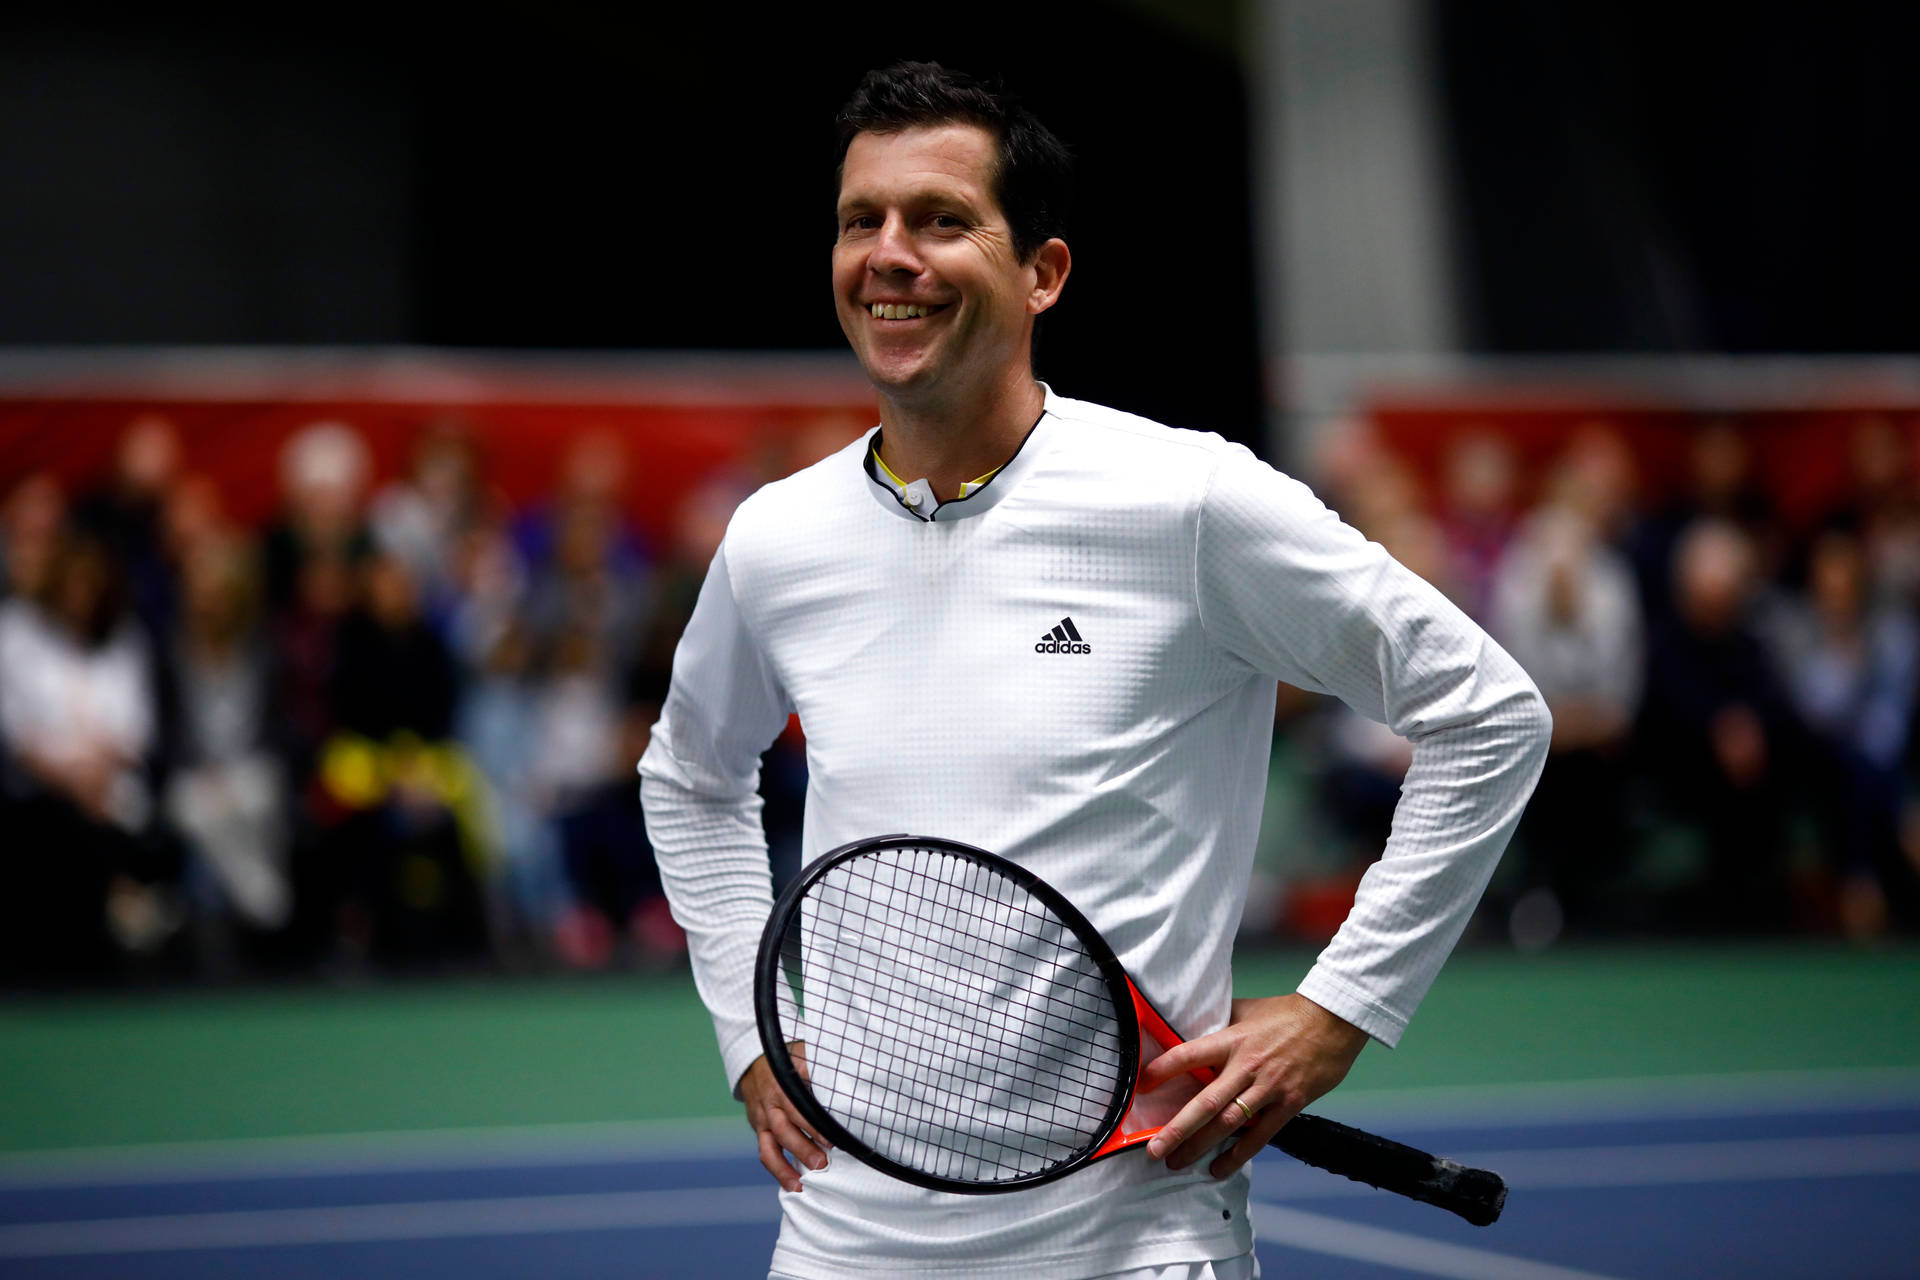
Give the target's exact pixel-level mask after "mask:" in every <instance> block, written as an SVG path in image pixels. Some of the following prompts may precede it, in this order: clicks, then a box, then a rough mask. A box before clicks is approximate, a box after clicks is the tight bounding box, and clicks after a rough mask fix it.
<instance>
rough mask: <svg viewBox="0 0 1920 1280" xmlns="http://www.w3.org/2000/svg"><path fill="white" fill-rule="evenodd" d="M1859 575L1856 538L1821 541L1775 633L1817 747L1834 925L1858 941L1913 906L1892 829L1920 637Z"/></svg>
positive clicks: (1814, 785) (1815, 767) (1817, 792)
mask: <svg viewBox="0 0 1920 1280" xmlns="http://www.w3.org/2000/svg"><path fill="white" fill-rule="evenodd" d="M1867 575H1868V569H1867V559H1866V551H1865V548H1864V547H1863V546H1862V545H1861V542H1860V538H1859V537H1858V535H1856V534H1855V533H1853V532H1851V531H1849V530H1846V529H1829V530H1827V531H1826V532H1824V533H1822V534H1821V535H1819V537H1817V538H1816V539H1815V541H1814V544H1813V548H1812V553H1811V555H1810V556H1809V559H1808V569H1807V589H1806V592H1805V594H1804V595H1803V596H1802V597H1801V598H1800V599H1798V600H1796V601H1795V602H1793V604H1792V605H1791V606H1790V607H1789V609H1788V610H1787V611H1786V617H1785V620H1784V625H1783V626H1782V627H1780V628H1779V632H1778V637H1779V639H1778V643H1779V648H1780V658H1781V663H1782V667H1783V669H1784V670H1785V672H1786V676H1787V685H1788V689H1789V690H1790V691H1791V693H1792V696H1793V701H1794V705H1795V706H1796V708H1797V709H1798V710H1799V713H1800V717H1801V719H1802V720H1803V721H1804V722H1805V723H1806V725H1807V728H1808V731H1809V735H1810V738H1811V743H1812V747H1813V750H1812V751H1811V752H1810V753H1809V756H1810V758H1809V761H1808V766H1809V775H1810V776H1809V782H1810V784H1811V789H1812V794H1813V795H1814V797H1815V799H1816V803H1815V817H1816V819H1817V820H1818V821H1819V824H1820V827H1821V830H1822V833H1823V836H1824V838H1825V845H1826V848H1827V850H1828V852H1829V854H1830V856H1831V857H1832V859H1833V861H1834V863H1835V864H1836V868H1837V870H1838V872H1839V877H1840V884H1839V888H1840V893H1839V907H1840V923H1841V926H1842V927H1843V928H1844V929H1845V930H1846V932H1847V933H1848V935H1849V936H1852V937H1855V938H1870V937H1875V936H1878V935H1879V934H1881V933H1883V932H1885V931H1886V929H1887V927H1888V923H1889V908H1890V903H1891V904H1897V906H1898V908H1899V910H1900V914H1901V915H1903V916H1905V917H1907V918H1908V919H1911V918H1912V916H1911V913H1912V910H1913V908H1914V906H1915V905H1916V904H1915V900H1914V887H1915V886H1914V876H1913V869H1912V868H1911V867H1910V866H1908V865H1907V863H1906V862H1905V861H1904V859H1903V858H1902V857H1901V855H1900V850H1899V832H1898V827H1899V820H1900V809H1901V803H1902V799H1903V788H1904V784H1905V772H1904V767H1903V766H1904V762H1905V758H1906V753H1907V735H1908V725H1909V723H1910V721H1911V719H1912V717H1913V713H1914V692H1915V679H1916V668H1917V667H1920V632H1917V631H1916V629H1915V626H1914V620H1913V617H1912V615H1911V614H1910V613H1908V612H1907V611H1905V610H1903V609H1894V608H1889V607H1886V606H1884V605H1877V604H1876V603H1875V602H1874V599H1873V597H1872V594H1871V591H1870V587H1869V583H1868V580H1867Z"/></svg>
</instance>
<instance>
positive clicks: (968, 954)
mask: <svg viewBox="0 0 1920 1280" xmlns="http://www.w3.org/2000/svg"><path fill="white" fill-rule="evenodd" d="M861 887H862V889H863V890H864V891H865V893H866V894H867V896H866V897H862V898H858V899H855V901H858V902H860V903H861V904H863V906H864V905H865V904H867V903H869V902H873V903H879V904H880V905H882V906H884V907H885V908H886V909H887V910H888V911H890V912H891V911H906V912H907V913H909V915H911V916H912V917H913V919H914V922H915V923H916V924H917V925H919V926H922V927H924V926H926V925H928V924H929V923H933V924H939V923H941V922H938V921H929V919H928V918H927V916H926V914H925V913H924V911H922V910H920V908H921V907H923V906H924V905H925V899H923V898H922V897H921V896H919V895H912V894H907V895H903V894H902V893H900V892H899V886H897V885H894V884H888V883H882V882H881V881H880V880H879V878H877V877H874V876H872V875H871V874H869V875H868V882H867V883H866V884H864V885H862V886H861ZM1006 887H1011V886H1006ZM995 902H996V905H999V906H1007V905H1009V903H1008V901H1007V899H1006V898H1005V897H1004V896H999V897H996V899H995ZM941 905H942V906H944V907H949V908H955V914H956V915H957V916H960V917H967V918H970V919H971V920H973V921H976V922H979V923H981V924H986V925H989V926H991V925H993V924H995V923H997V921H996V920H995V918H994V915H1001V914H1004V913H994V915H989V914H988V913H985V912H982V911H980V910H978V909H969V905H970V904H969V902H968V901H967V900H966V899H961V900H958V901H955V900H953V899H951V898H947V899H945V900H943V901H942V902H941ZM859 914H860V915H861V917H862V918H861V919H860V921H859V924H860V925H861V926H862V927H866V928H872V927H876V926H879V925H882V924H884V921H885V919H886V917H884V916H882V915H877V914H874V913H871V912H867V911H864V910H863V911H862V912H860V913H859ZM1048 923H1052V922H1050V921H1048V920H1046V919H1043V918H1040V917H1034V918H1033V919H1032V920H1030V921H1029V922H1028V928H1027V930H1025V931H1023V932H1022V934H1021V942H1022V944H1023V950H1024V944H1025V943H1026V942H1028V941H1030V940H1031V939H1032V938H1034V937H1038V936H1042V935H1041V934H1040V933H1039V932H1038V931H1037V929H1036V926H1044V925H1046V924H1048ZM830 936H833V937H835V938H836V939H837V940H840V941H844V940H846V939H847V938H849V937H852V938H858V937H860V936H862V935H861V934H860V933H859V932H857V931H840V932H837V933H834V934H831V935H830ZM974 936H975V937H977V936H978V935H974ZM1000 941H1002V942H1005V941H1007V939H1005V938H1002V939H1000ZM855 950H856V951H857V952H862V954H861V955H860V959H861V960H862V962H863V967H862V968H861V970H860V972H861V973H862V974H865V975H867V976H870V977H874V978H876V979H877V980H879V981H881V982H882V984H883V986H884V988H885V991H886V995H887V997H888V999H889V1000H890V1001H891V1002H892V1004H891V1005H889V1006H885V1007H875V1006H869V1007H870V1010H872V1011H873V1012H874V1013H875V1016H876V1018H877V1019H878V1020H880V1021H882V1022H883V1023H885V1024H886V1025H885V1026H883V1028H882V1030H883V1031H886V1032H888V1033H892V1034H895V1035H898V1036H900V1037H902V1038H903V1039H904V1042H905V1048H906V1049H907V1051H908V1053H910V1054H911V1055H912V1056H910V1057H903V1056H902V1055H901V1054H899V1053H896V1052H893V1049H894V1046H893V1045H891V1044H875V1043H873V1042H872V1038H871V1037H863V1040H864V1041H865V1043H864V1044H863V1046H862V1047H864V1048H866V1049H867V1050H868V1054H869V1057H870V1058H871V1059H872V1060H873V1064H874V1065H875V1066H876V1067H878V1068H880V1069H881V1073H882V1074H883V1075H886V1074H898V1071H897V1067H898V1066H902V1065H904V1066H905V1067H908V1068H911V1069H912V1070H911V1071H910V1072H909V1074H911V1075H913V1076H915V1078H916V1081H917V1082H923V1081H925V1080H926V1079H927V1078H928V1076H929V1074H931V1076H932V1077H933V1082H934V1083H935V1085H936V1086H938V1087H943V1088H947V1089H952V1088H955V1087H960V1088H968V1087H972V1086H973V1085H974V1084H975V1083H976V1082H977V1080H978V1079H979V1078H980V1077H979V1073H978V1072H977V1071H973V1070H968V1071H961V1070H956V1069H954V1068H953V1067H952V1065H951V1064H952V1063H955V1062H969V1061H975V1060H979V1061H977V1065H979V1066H984V1067H986V1068H988V1069H989V1070H991V1071H993V1072H995V1073H997V1080H996V1083H998V1084H999V1085H1000V1086H1001V1087H1002V1088H1003V1090H1004V1091H1005V1093H1006V1094H1007V1095H1008V1099H1007V1100H1008V1101H1011V1102H1018V1103H1020V1104H1023V1105H1024V1108H1025V1110H1024V1114H1023V1116H1022V1118H1023V1119H1024V1120H1026V1121H1028V1122H1031V1121H1033V1120H1035V1119H1036V1118H1050V1119H1052V1120H1053V1121H1054V1123H1056V1124H1057V1123H1058V1122H1059V1120H1060V1117H1058V1116H1057V1115H1056V1116H1051V1117H1047V1116H1046V1115H1045V1111H1044V1109H1045V1108H1047V1107H1048V1106H1056V1107H1057V1106H1058V1105H1059V1097H1060V1095H1059V1093H1058V1091H1056V1092H1055V1094H1053V1095H1051V1096H1046V1095H1042V1094H1041V1093H1040V1092H1038V1091H1037V1090H1036V1089H1033V1088H1029V1087H1023V1086H1025V1085H1026V1082H1027V1081H1028V1079H1029V1077H1030V1076H1032V1075H1035V1074H1040V1075H1044V1071H1042V1070H1041V1068H1043V1067H1046V1066H1051V1067H1054V1068H1056V1069H1059V1070H1065V1071H1069V1072H1077V1073H1078V1075H1079V1079H1080V1083H1081V1085H1082V1086H1083V1087H1082V1089H1081V1091H1080V1100H1081V1101H1082V1102H1083V1103H1086V1102H1091V1103H1093V1104H1094V1105H1095V1106H1097V1107H1102V1108H1103V1107H1104V1104H1105V1102H1106V1100H1107V1099H1108V1098H1109V1097H1110V1096H1111V1093H1110V1091H1107V1090H1103V1091H1101V1092H1099V1093H1098V1094H1094V1093H1090V1092H1088V1091H1087V1089H1086V1087H1085V1086H1087V1085H1089V1084H1091V1083H1092V1082H1090V1081H1088V1080H1087V1078H1086V1074H1085V1072H1084V1070H1083V1069H1082V1064H1081V1062H1080V1061H1079V1060H1078V1059H1077V1058H1062V1057H1060V1056H1059V1055H1057V1054H1049V1053H1047V1052H1045V1047H1046V1040H1045V1039H1042V1038H1040V1037H1043V1036H1046V1035H1048V1034H1053V1035H1055V1036H1056V1037H1057V1036H1058V1034H1059V1033H1060V1028H1059V1026H1058V1025H1057V1020H1056V1025H1054V1026H1048V1025H1045V1024H1044V1023H1042V1024H1035V1023H1034V1022H1033V1021H1032V1020H1031V1019H1026V1020H1015V1021H1012V1022H1010V1023H1009V1025H1007V1026H1006V1027H1005V1028H1004V1029H1005V1030H1006V1031H1007V1032H1009V1033H1012V1034H1015V1035H1020V1036H1027V1037H1031V1038H1030V1039H1028V1040H1026V1041H1025V1042H1023V1045H1022V1047H1023V1048H1024V1049H1025V1050H1026V1051H1027V1052H1026V1053H1023V1054H1021V1055H1019V1056H1017V1057H1015V1058H1011V1059H1010V1058H1009V1057H1007V1056H1006V1055H1004V1054H997V1053H995V1052H994V1049H995V1047H996V1044H995V1041H993V1040H990V1039H985V1038H983V1037H980V1036H978V1035H974V1036H965V1037H964V1038H963V1039H961V1040H959V1041H958V1042H956V1040H955V1039H954V1037H953V1036H952V1035H940V1034H933V1035H929V1033H928V1030H927V1025H928V1024H921V1023H911V1024H910V1023H905V1022H902V1021H900V1020H899V1019H897V1018H891V1017H889V1016H888V1012H887V1011H888V1010H889V1009H891V1008H892V1007H894V1006H903V1005H911V1003H912V1002H913V1001H914V999H915V998H916V997H917V998H919V999H921V1000H922V1001H926V1002H930V1003H932V1004H934V1005H936V1006H937V1008H938V1011H939V1012H940V1013H942V1014H944V1015H946V1017H947V1019H949V1020H948V1021H940V1022H936V1023H933V1024H930V1025H932V1026H937V1027H950V1026H953V1025H955V1023H954V1022H952V1021H951V1019H953V1018H954V1017H955V1016H956V1015H959V1018H960V1021H959V1023H958V1025H959V1026H961V1027H962V1028H964V1027H965V1026H966V1025H967V1023H966V1020H965V1019H966V1015H967V1014H968V1012H969V1010H966V1009H963V1008H960V1007H957V1006H956V1005H955V1004H954V1003H953V1002H952V1001H951V1000H945V999H941V998H940V995H941V992H940V990H939V987H938V986H936V985H932V984H931V983H930V982H929V979H934V980H937V979H938V978H939V977H941V976H945V975H948V974H951V973H952V972H953V971H954V970H943V971H941V972H940V973H938V974H936V973H934V972H932V971H930V970H929V969H928V968H927V966H925V965H922V964H916V963H913V962H912V961H911V960H909V959H907V958H906V957H907V956H910V955H911V951H910V950H908V951H904V952H903V951H901V950H899V949H898V948H895V949H893V950H891V951H890V952H889V953H888V956H889V958H890V960H891V962H892V963H891V969H890V970H889V969H887V968H876V967H875V965H876V962H877V961H879V960H880V959H881V958H882V957H881V955H880V953H878V952H873V951H869V950H866V949H864V948H859V947H856V948H855ZM944 950H945V952H946V954H945V955H944V956H943V957H942V958H945V959H951V960H954V961H957V962H960V963H959V964H958V965H957V969H958V970H959V971H961V972H969V973H973V972H977V971H976V970H974V969H973V968H972V967H971V966H972V965H973V964H976V963H977V960H976V957H975V950H974V948H972V947H967V948H965V949H958V950H956V949H954V948H945V949H944ZM1008 968H1009V970H1011V971H1018V972H1020V973H1021V974H1023V975H1025V976H1028V977H1032V976H1035V975H1034V974H1033V973H1032V971H1031V970H1027V969H1025V968H1024V967H1023V966H1021V965H1019V964H1018V963H1015V964H1013V965H1010V966H1008ZM982 976H984V975H982ZM1006 994H1007V993H1006V992H1004V991H1002V992H985V991H981V992H979V993H978V994H977V995H976V999H978V998H980V997H982V996H983V997H985V998H988V999H994V998H1004V996H1005V995H1006ZM1081 1025H1082V1026H1086V1025H1087V1024H1085V1023H1084V1022H1082V1023H1081ZM935 1055H945V1059H944V1061H941V1060H939V1059H937V1058H936V1057H935ZM1036 1056H1037V1057H1038V1058H1039V1059H1041V1060H1042V1061H1041V1062H1036V1061H1035V1060H1034V1058H1035V1057H1036ZM869 1083H871V1081H869ZM888 1083H896V1084H897V1081H888ZM919 1092H921V1094H922V1103H923V1106H924V1105H925V1104H926V1103H927V1101H928V1099H927V1098H926V1096H925V1091H924V1090H921V1091H919ZM883 1109H887V1110H897V1108H886V1107H884V1104H883ZM1082 1111H1084V1107H1082V1108H1078V1109H1076V1114H1075V1115H1074V1116H1073V1117H1072V1119H1073V1120H1074V1121H1078V1120H1079V1119H1080V1114H1079V1112H1082ZM890 1118H893V1119H897V1118H899V1117H898V1116H892V1117H890ZM976 1154H977V1153H976Z"/></svg>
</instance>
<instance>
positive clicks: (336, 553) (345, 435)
mask: <svg viewBox="0 0 1920 1280" xmlns="http://www.w3.org/2000/svg"><path fill="white" fill-rule="evenodd" d="M370 465H371V464H370V459H369V455H368V453H367V445H366V441H364V440H362V439H361V437H360V433H359V432H357V431H355V430H354V429H353V428H352V427H350V426H348V425H347V424H346V423H344V422H315V423H311V424H309V425H308V426H305V427H302V428H301V429H300V430H299V431H297V432H295V433H294V434H293V435H292V436H290V437H288V439H287V442H286V444H284V445H283V446H281V449H280V491H281V505H280V510H279V512H278V513H277V514H276V515H275V517H274V519H273V521H272V523H270V524H269V525H268V527H267V531H266V537H265V543H264V555H265V565H264V573H265V586H266V599H267V610H268V612H269V614H270V615H272V616H274V617H276V618H277V617H278V616H279V615H280V614H281V613H282V612H283V611H285V610H287V609H289V608H292V607H294V606H295V605H296V603H297V601H298V599H299V595H300V590H301V575H302V572H303V570H304V569H305V568H306V567H307V566H308V565H309V564H311V563H313V562H314V561H315V560H322V561H338V562H343V563H348V564H356V563H358V562H359V561H360V560H362V559H364V558H365V557H366V555H367V554H368V552H369V551H370V550H371V549H372V545H373V536H372V534H371V532H370V531H369V530H368V527H367V521H366V514H365V512H364V510H363V506H364V503H365V500H366V485H367V474H368V469H369V466H370Z"/></svg>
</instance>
